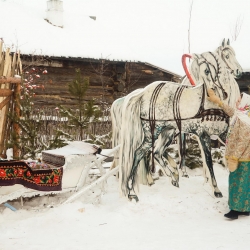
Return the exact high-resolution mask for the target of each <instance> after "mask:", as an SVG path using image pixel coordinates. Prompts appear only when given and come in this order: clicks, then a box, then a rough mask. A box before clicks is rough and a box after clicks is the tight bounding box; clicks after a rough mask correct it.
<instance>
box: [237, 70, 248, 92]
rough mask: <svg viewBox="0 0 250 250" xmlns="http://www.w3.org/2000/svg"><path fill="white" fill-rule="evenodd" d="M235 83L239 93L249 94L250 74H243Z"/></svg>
mask: <svg viewBox="0 0 250 250" xmlns="http://www.w3.org/2000/svg"><path fill="white" fill-rule="evenodd" d="M236 81H237V83H238V84H239V88H240V91H241V92H245V93H247V94H250V72H243V74H242V76H241V78H240V79H238V80H236Z"/></svg>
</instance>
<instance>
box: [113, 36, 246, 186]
mask: <svg viewBox="0 0 250 250" xmlns="http://www.w3.org/2000/svg"><path fill="white" fill-rule="evenodd" d="M215 53H217V54H218V55H219V57H220V58H221V59H222V61H223V62H224V66H225V67H226V68H227V69H228V70H229V71H230V75H229V76H228V77H231V78H232V79H231V80H232V82H233V83H234V90H232V92H234V93H235V95H236V96H239V94H240V92H239V87H238V84H237V82H236V81H235V80H234V79H233V78H234V77H235V78H238V77H240V75H241V73H242V68H241V66H240V65H239V63H238V62H237V60H236V59H235V52H234V50H233V48H232V47H231V46H230V43H229V40H228V41H227V43H226V42H225V39H224V40H223V42H222V44H221V46H219V47H218V48H217V49H216V51H215ZM225 74H227V75H228V74H229V73H228V71H227V72H225ZM182 84H184V85H191V83H190V81H189V79H188V77H186V78H184V80H183V82H182ZM138 91H141V90H135V91H134V92H132V93H131V94H129V95H128V96H126V97H123V98H119V99H117V100H116V101H114V102H113V104H112V106H111V118H112V130H113V131H112V132H113V133H112V143H113V147H115V146H117V145H118V144H120V134H121V123H122V118H121V117H122V107H123V104H124V100H125V98H130V96H131V95H134V94H135V93H138ZM230 99H231V100H232V98H230ZM232 105H233V104H232ZM226 132H227V131H225V133H224V134H222V135H221V139H222V140H223V141H225V139H224V138H225V135H226V134H227V133H226ZM223 137H224V138H223ZM181 138H182V142H181V143H180V150H179V155H180V169H181V170H182V171H183V176H187V174H186V166H185V145H186V143H185V134H184V133H183V134H182V137H181ZM161 149H162V145H161V143H157V144H156V145H155V150H156V151H158V152H162V150H161ZM201 152H203V151H202V150H201ZM162 154H163V155H162V156H160V157H165V158H166V159H167V161H168V162H172V165H173V164H175V162H174V161H173V159H172V158H171V157H170V156H169V155H167V153H166V152H162ZM147 158H148V157H145V159H143V161H141V162H140V163H141V164H142V166H143V167H145V168H146V174H147V183H148V184H152V183H153V180H152V178H151V176H150V174H149V172H150V170H151V169H150V166H149V164H148V159H147ZM117 159H118V155H116V156H115V160H114V162H113V165H114V166H117V165H118V164H119V163H118V160H117ZM146 159H147V161H146V162H145V160H146ZM203 163H204V165H203V166H204V168H203V169H204V176H205V177H207V179H208V180H211V179H209V173H208V172H206V170H207V169H208V168H207V167H206V166H205V161H203ZM163 173H164V172H163ZM144 182H145V181H144Z"/></svg>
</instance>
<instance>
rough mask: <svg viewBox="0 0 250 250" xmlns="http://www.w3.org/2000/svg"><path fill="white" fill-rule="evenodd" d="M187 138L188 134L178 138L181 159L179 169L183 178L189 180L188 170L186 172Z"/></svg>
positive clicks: (182, 134)
mask: <svg viewBox="0 0 250 250" xmlns="http://www.w3.org/2000/svg"><path fill="white" fill-rule="evenodd" d="M186 136H187V134H185V133H181V134H180V135H179V137H178V144H179V148H178V150H179V158H180V164H179V168H180V169H181V171H182V176H183V177H187V178H188V174H187V170H186V162H185V157H186Z"/></svg>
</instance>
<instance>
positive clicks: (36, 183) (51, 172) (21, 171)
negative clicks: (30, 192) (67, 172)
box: [0, 161, 63, 191]
mask: <svg viewBox="0 0 250 250" xmlns="http://www.w3.org/2000/svg"><path fill="white" fill-rule="evenodd" d="M62 176H63V168H54V169H39V170H38V169H36V170H35V169H32V168H31V167H29V165H28V164H27V163H26V162H24V161H0V186H11V185H15V184H21V185H23V186H25V187H27V188H31V189H34V190H38V191H61V190H62Z"/></svg>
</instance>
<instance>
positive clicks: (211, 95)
mask: <svg viewBox="0 0 250 250" xmlns="http://www.w3.org/2000/svg"><path fill="white" fill-rule="evenodd" d="M207 93H208V98H207V99H208V100H209V101H210V102H214V103H216V104H218V105H220V104H221V103H222V102H221V99H220V98H219V97H218V96H216V95H215V93H214V91H213V90H212V89H208V90H207Z"/></svg>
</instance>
